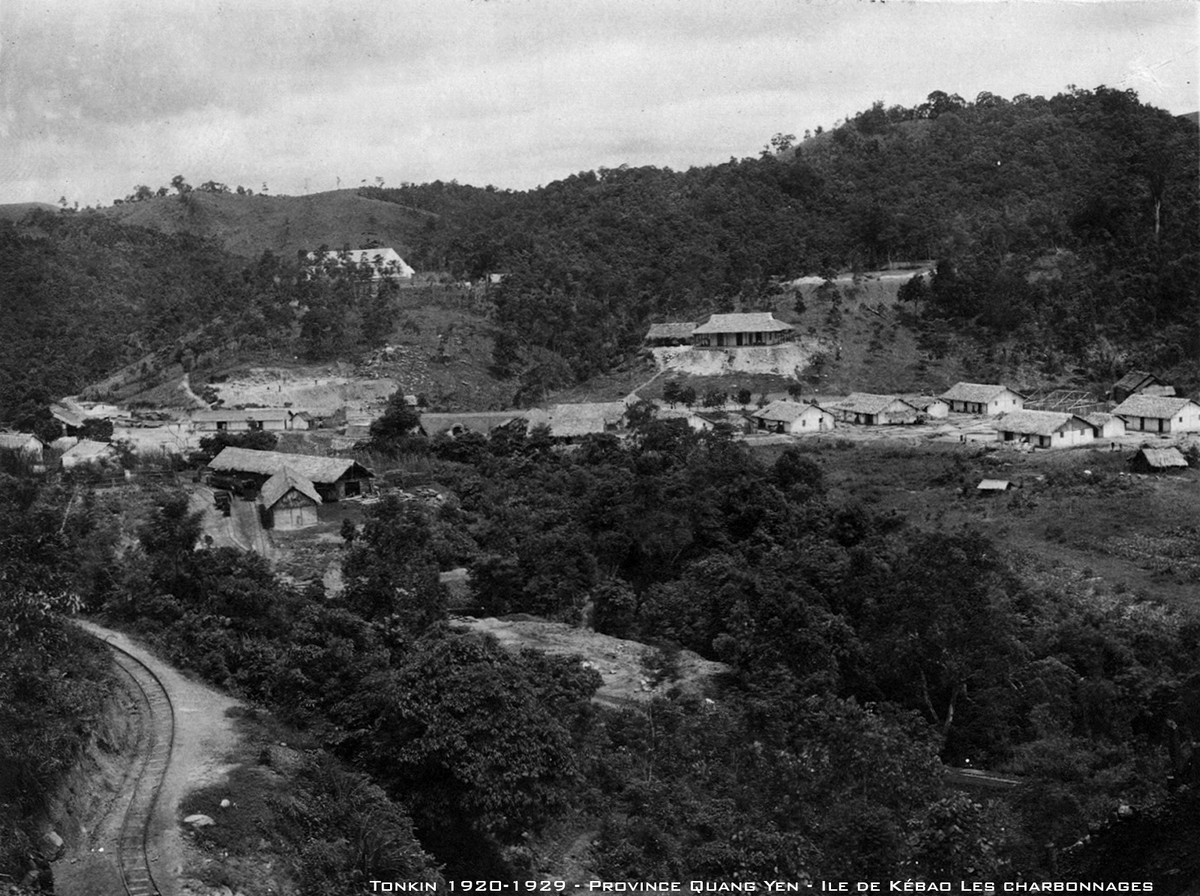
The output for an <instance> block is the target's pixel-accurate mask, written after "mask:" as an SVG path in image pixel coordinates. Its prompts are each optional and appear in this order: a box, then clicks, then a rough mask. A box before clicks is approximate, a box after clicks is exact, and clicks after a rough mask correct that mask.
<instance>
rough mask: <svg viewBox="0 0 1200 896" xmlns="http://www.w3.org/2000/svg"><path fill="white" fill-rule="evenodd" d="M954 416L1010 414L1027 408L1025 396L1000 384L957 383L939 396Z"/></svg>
mask: <svg viewBox="0 0 1200 896" xmlns="http://www.w3.org/2000/svg"><path fill="white" fill-rule="evenodd" d="M939 397H940V398H941V399H942V401H944V402H946V404H948V405H950V411H951V413H954V414H983V415H985V416H988V417H992V416H995V415H996V414H1008V413H1011V412H1012V411H1019V410H1021V409H1022V408H1023V407H1025V396H1023V395H1021V394H1020V393H1019V392H1014V391H1013V390H1012V389H1010V388H1008V386H1004V385H1001V384H999V383H955V384H954V385H953V386H952V387H951V388H950V389H948V390H947V391H946V392H944V393H942V395H941V396H939Z"/></svg>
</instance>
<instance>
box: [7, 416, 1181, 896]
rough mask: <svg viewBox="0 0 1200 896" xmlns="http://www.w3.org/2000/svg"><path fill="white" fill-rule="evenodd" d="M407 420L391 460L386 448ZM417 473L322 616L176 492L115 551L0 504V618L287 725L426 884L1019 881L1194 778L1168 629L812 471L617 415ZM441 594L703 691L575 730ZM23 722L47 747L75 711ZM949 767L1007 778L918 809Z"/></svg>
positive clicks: (578, 717)
mask: <svg viewBox="0 0 1200 896" xmlns="http://www.w3.org/2000/svg"><path fill="white" fill-rule="evenodd" d="M408 413H409V412H404V413H403V414H402V413H401V412H400V409H397V412H396V414H395V415H394V416H396V417H397V421H394V422H397V424H398V426H397V429H396V432H397V433H398V437H400V438H404V439H414V438H419V437H417V436H413V435H412V434H411V431H410V430H409V428H408V426H407V424H408V423H409V422H411V420H410V418H409V417H408V416H405V415H406V414H408ZM379 435H380V436H381V437H384V436H386V435H387V434H386V433H383V432H381V433H379ZM428 450H429V452H430V454H431V455H432V456H433V462H434V463H435V464H437V465H438V475H439V480H440V481H442V482H444V483H446V484H447V485H449V486H451V487H452V494H453V496H454V497H452V498H451V500H449V501H446V502H445V503H443V504H441V505H439V506H438V507H437V508H436V509H433V510H431V509H428V508H426V507H424V506H423V505H421V504H419V503H417V502H410V501H401V500H398V499H396V498H394V497H389V498H386V499H385V500H383V501H381V502H380V503H378V504H377V505H374V506H373V507H372V508H371V509H370V510H369V511H368V515H367V520H366V523H365V525H364V526H362V527H361V529H356V530H355V531H354V532H353V533H352V534H353V538H347V545H346V548H345V550H346V553H345V557H344V562H343V579H344V582H345V587H344V589H343V590H342V591H341V592H340V593H339V594H338V595H337V596H336V597H330V596H327V595H326V594H325V592H324V589H323V587H322V586H321V585H320V584H319V582H317V581H314V582H313V583H310V584H307V585H304V584H301V585H296V584H294V583H288V582H284V581H282V580H281V579H279V578H277V577H276V576H275V575H274V574H273V573H272V571H271V569H270V567H269V565H268V564H267V563H266V562H265V561H263V560H262V559H261V558H259V557H258V556H256V555H253V554H244V553H241V552H238V551H233V550H229V549H216V550H214V549H201V550H197V549H196V545H197V543H198V541H199V535H200V527H199V522H198V519H197V517H196V515H194V514H191V513H189V510H188V502H187V498H186V496H185V495H181V494H174V493H171V492H164V493H161V494H159V495H157V496H156V497H154V499H153V506H152V508H151V510H150V512H149V513H148V515H147V516H146V518H145V519H144V522H143V523H142V525H141V526H140V527H139V528H138V530H137V544H136V546H134V547H133V548H130V547H128V542H127V539H126V538H124V537H123V535H122V531H121V526H120V525H119V524H116V523H115V522H114V520H113V517H112V514H111V513H109V512H107V511H106V510H105V508H103V507H102V506H100V505H99V504H98V502H97V501H96V500H95V498H94V497H92V496H86V495H85V496H84V497H82V499H80V498H79V497H78V496H76V499H75V500H74V501H73V502H72V501H71V500H70V496H68V495H66V494H65V493H57V492H55V491H54V490H52V489H50V490H47V489H45V488H43V489H42V490H41V491H40V492H39V490H38V489H37V488H36V487H34V486H30V485H27V484H24V483H15V482H14V483H13V484H12V487H11V494H13V495H14V496H15V497H14V498H13V500H15V501H18V502H19V503H17V504H14V505H11V506H10V507H9V508H8V510H7V512H8V513H9V519H10V520H12V521H15V522H12V523H11V524H10V526H9V528H8V529H6V530H5V531H6V533H8V534H6V535H5V538H10V539H11V538H16V539H32V540H33V542H34V546H33V547H31V548H30V549H26V548H25V547H24V542H22V545H17V546H15V549H14V550H6V551H5V553H4V555H3V556H4V557H5V558H11V559H7V560H6V564H7V565H6V566H5V569H4V575H5V577H6V584H7V583H8V582H10V581H19V582H24V583H25V585H24V588H25V590H24V591H15V592H14V591H12V589H10V588H6V589H5V591H4V601H5V603H4V606H5V610H6V612H9V613H11V612H14V611H15V612H16V613H17V614H18V624H20V625H24V624H26V623H24V622H21V621H20V620H23V619H25V618H28V613H29V608H30V607H33V608H35V612H34V614H33V618H35V619H41V620H46V619H50V618H53V604H52V602H51V603H45V595H46V593H49V592H52V591H53V592H56V593H57V592H59V591H61V592H62V593H63V594H65V593H69V592H74V593H77V594H79V595H80V596H81V597H82V598H83V600H84V601H85V602H86V604H87V605H88V606H90V607H92V608H94V609H102V610H103V611H104V612H106V613H107V614H108V615H109V616H110V617H111V618H113V619H114V620H118V621H120V622H121V623H122V624H125V625H129V626H132V627H135V628H137V629H140V630H141V631H142V632H143V633H144V634H146V635H147V636H148V637H150V638H151V639H152V640H154V641H156V642H157V643H158V644H159V645H160V647H161V649H162V650H163V651H165V652H166V653H167V655H169V656H172V657H174V658H175V660H176V661H177V662H179V663H181V664H183V665H185V666H189V667H191V668H193V669H195V670H196V671H197V672H199V673H200V674H202V675H204V676H205V677H206V678H208V679H209V680H211V681H213V682H214V683H216V684H218V685H220V686H222V687H226V688H230V689H232V690H234V691H235V692H238V693H240V694H242V695H244V696H246V697H248V698H250V699H252V700H254V701H258V702H260V703H263V704H265V705H268V706H270V707H272V708H274V709H275V710H276V711H278V712H279V713H281V714H283V715H284V716H286V717H287V718H288V719H290V720H291V721H293V722H295V723H297V724H300V725H302V726H305V727H307V728H309V729H311V730H312V732H313V733H314V735H315V736H316V737H318V738H319V739H320V742H322V743H324V744H327V745H328V746H329V747H330V748H331V749H332V750H333V751H334V752H335V753H336V754H337V755H338V756H340V757H341V758H342V759H344V760H347V761H349V762H350V763H352V764H353V765H354V766H355V767H356V768H357V769H359V770H360V771H361V772H365V773H367V774H369V775H370V776H371V778H372V780H373V781H374V782H375V783H377V784H378V785H379V786H381V787H382V788H383V789H384V790H385V791H386V793H387V794H388V797H389V798H390V799H392V800H395V801H397V802H398V804H400V805H402V806H403V807H405V811H406V813H407V817H411V819H412V824H413V830H414V831H415V835H416V837H417V839H418V840H419V841H420V846H421V847H423V848H424V849H426V850H428V851H429V852H431V853H432V854H433V856H434V857H435V859H436V861H438V862H441V863H444V864H445V866H446V870H447V872H448V873H451V874H464V875H479V876H485V877H496V876H505V875H511V874H517V875H519V874H523V873H527V872H528V871H529V870H530V867H531V863H532V862H533V861H534V860H535V859H534V853H533V851H532V850H531V848H530V846H531V844H535V843H536V842H537V839H538V837H539V835H540V834H541V833H542V832H544V831H546V830H547V828H548V827H549V826H552V825H555V824H571V823H576V822H573V821H571V820H572V819H580V820H581V821H580V822H578V823H585V824H588V825H589V826H593V827H595V828H597V829H599V831H600V833H599V835H598V837H597V843H596V848H595V857H596V866H595V868H594V869H592V870H593V871H594V872H595V873H596V874H599V875H601V876H603V877H606V878H609V879H652V878H653V877H663V878H668V879H669V878H683V877H690V876H701V877H704V878H707V879H722V880H737V879H761V878H762V877H763V876H764V875H775V876H778V875H790V876H794V877H795V878H796V879H801V878H802V877H803V876H805V875H811V876H813V877H824V878H835V877H838V876H844V875H849V874H851V873H852V872H853V873H854V874H857V875H858V876H862V875H864V874H868V872H869V875H870V876H875V877H886V878H896V879H904V878H917V879H945V878H946V876H947V875H961V876H962V878H963V879H972V878H974V879H991V880H996V879H1001V878H1005V877H1011V876H1016V875H1020V874H1031V873H1045V872H1047V870H1048V866H1047V864H1046V863H1047V861H1048V858H1047V854H1046V852H1045V844H1047V843H1054V844H1057V845H1059V846H1065V845H1068V844H1070V843H1071V842H1072V841H1073V840H1074V839H1075V838H1077V837H1078V836H1080V835H1081V833H1082V832H1084V831H1085V830H1086V829H1087V826H1088V824H1089V823H1092V822H1095V821H1097V820H1100V819H1103V818H1105V817H1106V816H1108V815H1109V814H1110V813H1111V812H1112V811H1113V810H1115V809H1116V808H1117V807H1118V806H1119V805H1120V804H1121V803H1128V804H1130V805H1146V804H1150V803H1152V802H1154V801H1155V800H1157V799H1159V798H1160V797H1162V796H1163V795H1164V794H1166V793H1167V791H1168V789H1169V788H1170V785H1171V781H1172V775H1175V776H1178V779H1182V778H1185V777H1187V776H1189V775H1193V774H1195V773H1196V772H1197V771H1198V769H1197V768H1196V767H1195V766H1196V764H1197V763H1196V762H1195V761H1192V759H1191V758H1190V756H1189V755H1188V753H1187V751H1186V750H1183V751H1181V750H1180V748H1179V744H1180V743H1186V742H1187V741H1188V740H1189V739H1192V738H1194V737H1195V735H1196V730H1195V729H1196V727H1197V725H1196V723H1197V720H1196V719H1194V718H1192V716H1190V715H1189V714H1188V713H1189V712H1190V710H1189V708H1188V707H1190V706H1192V705H1194V703H1195V700H1196V693H1195V691H1196V687H1197V683H1196V681H1195V680H1194V675H1193V673H1192V670H1193V669H1194V668H1195V666H1196V663H1197V661H1198V660H1200V656H1198V653H1200V639H1198V638H1197V637H1196V635H1197V632H1198V631H1200V627H1198V626H1197V622H1196V620H1195V619H1191V618H1186V617H1181V616H1179V615H1177V614H1175V613H1172V612H1169V611H1167V610H1164V609H1162V608H1159V607H1156V606H1154V605H1151V604H1147V603H1139V602H1135V601H1133V600H1129V599H1124V598H1119V597H1115V596H1109V597H1104V596H1092V597H1090V598H1088V599H1086V600H1084V599H1083V598H1080V597H1076V596H1072V595H1068V594H1062V593H1057V592H1054V591H1049V590H1041V589H1035V588H1032V587H1030V586H1029V585H1027V584H1026V583H1025V582H1024V581H1023V580H1022V579H1021V578H1020V577H1019V576H1018V575H1017V573H1016V572H1015V570H1014V569H1013V567H1012V566H1011V565H1010V563H1009V562H1008V561H1007V560H1006V559H1005V557H1004V555H1003V553H1002V552H1001V551H1000V550H999V549H998V548H997V546H996V545H994V544H993V543H991V542H990V540H989V539H988V538H987V537H986V536H984V535H982V534H981V533H979V532H976V531H972V530H970V529H965V530H961V531H951V532H945V531H922V530H919V529H917V528H915V527H913V526H911V525H910V524H909V523H907V521H906V520H904V519H902V518H899V517H897V516H894V515H878V514H875V513H872V512H871V511H870V510H868V509H867V508H864V507H862V506H859V505H856V504H855V503H853V502H848V501H843V500H834V499H832V498H831V497H830V496H829V495H828V493H827V491H826V488H825V484H824V474H823V472H822V468H821V466H820V464H819V463H818V458H819V455H810V454H806V453H804V452H801V451H799V450H797V449H795V448H791V449H787V450H785V451H783V452H781V453H780V454H779V455H778V456H775V457H773V458H766V459H763V458H761V457H759V456H756V455H754V454H752V453H750V452H748V451H747V449H745V447H744V446H742V445H741V444H740V443H737V442H735V441H733V440H731V439H730V438H728V437H727V436H726V435H724V434H721V433H694V432H692V431H691V430H689V429H688V428H687V427H686V426H684V425H682V424H680V423H679V422H678V421H675V422H657V421H655V420H653V419H652V418H651V417H649V416H647V419H644V420H642V421H640V423H639V424H638V427H637V429H636V430H635V435H634V438H633V439H632V440H630V441H629V442H628V443H620V442H618V441H617V440H615V439H614V438H613V437H610V436H594V437H590V438H589V439H587V440H585V441H584V443H583V444H582V445H580V446H579V447H578V449H577V450H574V451H572V452H570V453H564V452H562V451H559V450H557V449H556V448H555V447H554V446H553V445H552V444H551V442H550V440H549V439H548V438H546V437H545V433H539V432H534V433H530V434H528V435H526V434H524V433H522V432H520V431H513V430H506V431H501V432H498V433H497V434H496V435H495V437H493V438H482V437H466V436H464V437H462V438H459V439H453V440H451V439H437V440H433V441H432V442H431V443H430V444H429V446H428ZM6 547H7V545H6ZM46 551H51V552H53V556H50V555H47V554H46V553H45V552H46ZM39 552H41V553H39ZM30 564H33V565H30ZM456 565H467V566H468V567H469V568H470V570H471V576H470V582H471V587H472V588H473V590H474V599H475V601H476V602H477V603H478V604H480V605H481V606H482V607H483V608H484V609H485V610H486V611H487V612H489V613H514V612H526V613H534V614H538V615H540V616H543V617H547V618H552V619H561V620H566V621H570V622H573V623H578V622H579V621H580V620H581V618H587V619H589V620H590V624H591V625H593V626H594V627H595V628H596V629H598V630H599V631H601V632H604V633H608V634H612V635H617V636H621V637H632V638H637V639H639V640H642V641H644V642H649V643H653V644H659V645H662V649H661V651H660V654H659V659H658V661H657V665H656V668H655V671H654V674H655V675H656V676H657V677H662V678H666V679H670V678H671V677H672V676H673V675H675V674H677V673H676V671H675V665H676V664H675V663H674V662H673V660H672V656H673V655H674V653H673V652H674V651H677V650H678V649H679V648H681V647H685V648H688V649H690V650H694V651H696V652H698V653H700V654H701V655H703V656H705V657H708V658H710V659H714V660H720V661H722V662H724V663H726V664H727V665H728V667H729V669H730V674H729V675H728V676H726V678H725V680H724V681H723V682H722V683H721V685H720V689H719V690H718V691H717V692H715V693H713V694H711V698H710V699H703V698H701V697H699V696H696V695H695V693H694V692H693V691H692V690H691V689H690V688H683V689H671V690H669V691H668V692H667V694H666V696H664V697H660V698H658V699H656V700H654V701H653V702H652V703H650V704H649V705H648V706H646V707H645V708H644V709H630V710H619V709H611V708H603V707H601V706H600V705H598V704H595V703H593V702H592V701H591V699H590V698H591V697H592V695H593V694H594V692H595V690H596V688H597V687H598V685H599V678H598V676H597V674H596V673H595V671H594V670H592V669H589V668H587V667H585V666H583V665H581V664H580V663H579V662H577V661H576V660H573V659H566V658H550V657H546V656H544V655H542V654H539V653H532V652H525V653H519V654H514V653H511V652H508V651H505V650H503V649H501V648H500V647H499V646H498V645H497V644H496V643H495V642H493V641H491V640H489V639H485V638H480V637H477V636H474V635H468V634H464V633H461V632H457V631H455V630H453V629H452V628H450V627H448V625H447V623H446V596H445V594H444V592H443V588H442V585H441V583H440V581H439V577H438V570H439V569H440V568H441V569H444V568H448V567H450V566H456ZM34 566H36V567H37V568H34ZM49 569H52V570H54V571H55V575H56V576H58V579H55V578H49V579H47V578H46V577H45V573H46V570H49ZM35 582H36V583H37V585H36V587H35V586H34V584H33V583H35ZM57 582H61V587H59V585H57V584H56V583H57ZM10 594H17V595H24V597H18V598H17V599H16V600H15V601H14V599H13V598H12V597H10ZM37 607H43V609H42V610H36V608H37ZM21 614H24V615H21ZM38 624H41V623H38ZM64 656H66V657H69V656H71V651H67V653H66V654H63V655H59V654H49V653H48V654H47V655H46V657H45V659H44V660H43V662H50V663H57V664H60V665H61V664H63V663H66V662H68V660H65V659H63V657H64ZM647 674H648V675H649V674H651V673H650V672H649V671H648V672H647ZM10 680H12V679H5V678H0V685H3V686H6V687H7V686H8V681H10ZM47 681H48V682H53V687H55V688H60V687H63V686H64V685H63V682H64V681H65V679H64V678H63V676H62V675H61V674H59V675H57V677H55V676H51V677H50V678H49V679H47ZM47 686H49V685H47ZM85 693H86V692H85ZM34 696H35V697H36V698H37V699H40V700H43V701H45V702H46V706H47V707H48V712H49V713H50V714H51V715H54V714H57V715H58V716H60V717H61V718H70V717H71V716H72V713H76V712H78V713H80V714H82V715H84V716H85V717H86V714H87V712H88V711H90V709H91V708H92V706H94V704H87V703H85V702H76V703H62V702H59V703H55V702H54V701H53V699H49V700H48V699H47V698H46V696H45V694H44V693H43V692H42V691H37V692H36V693H35V694H34ZM76 700H78V696H76ZM1193 715H1194V713H1193ZM64 728H65V729H66V730H70V731H72V732H74V731H76V730H77V729H75V728H70V727H69V726H64ZM6 730H7V729H6ZM28 755H29V756H39V755H45V754H44V753H39V752H38V751H29V753H28ZM967 763H970V764H975V765H979V766H984V767H992V768H998V769H1004V770H1007V771H1010V772H1012V773H1013V774H1016V775H1018V776H1020V777H1021V778H1022V779H1023V782H1024V783H1023V784H1022V785H1021V786H1020V787H1019V788H1018V789H1017V791H1016V792H1015V795H1013V796H1012V797H1011V798H1010V799H1008V800H1006V801H1004V802H996V801H991V802H986V803H985V802H983V801H981V800H980V799H978V798H969V797H967V796H964V795H962V794H959V793H955V792H953V791H949V790H947V789H946V788H945V785H944V781H943V764H967ZM1176 799H1179V797H1178V796H1177V797H1176ZM410 847H411V848H410ZM403 852H404V854H405V855H410V856H418V855H419V854H420V849H419V848H418V847H417V845H416V844H415V843H412V844H409V847H406V848H405V849H404V850H403ZM1084 858H1085V859H1086V856H1085V857H1084ZM343 870H344V869H343ZM419 870H420V869H417V871H419ZM1085 870H1086V869H1085ZM338 873H341V872H336V870H335V871H334V872H331V874H334V876H335V877H336V875H337V874H338ZM345 873H346V874H349V872H348V871H346V872H345ZM414 873H416V872H414ZM345 879H346V880H349V877H347V878H345Z"/></svg>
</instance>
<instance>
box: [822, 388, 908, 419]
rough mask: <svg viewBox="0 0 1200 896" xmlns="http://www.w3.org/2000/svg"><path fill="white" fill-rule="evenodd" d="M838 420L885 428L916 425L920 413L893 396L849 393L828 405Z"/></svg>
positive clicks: (901, 399)
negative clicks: (908, 424) (888, 426)
mask: <svg viewBox="0 0 1200 896" xmlns="http://www.w3.org/2000/svg"><path fill="white" fill-rule="evenodd" d="M829 410H830V411H832V412H833V413H834V414H835V415H836V416H837V418H838V419H839V420H842V421H844V422H846V423H862V424H865V425H867V426H887V425H899V424H906V423H916V422H917V418H918V417H919V416H920V414H921V412H920V411H919V410H917V408H916V407H915V406H914V405H911V404H909V403H908V402H907V401H905V400H904V399H903V398H899V397H897V396H895V395H875V394H872V393H870V392H851V393H850V394H849V395H847V396H846V397H845V398H843V399H841V400H840V401H838V402H836V403H834V404H831V405H829Z"/></svg>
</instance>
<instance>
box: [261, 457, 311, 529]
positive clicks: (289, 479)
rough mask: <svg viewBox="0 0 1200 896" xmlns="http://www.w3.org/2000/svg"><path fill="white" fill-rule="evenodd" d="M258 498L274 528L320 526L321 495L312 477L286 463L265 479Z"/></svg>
mask: <svg viewBox="0 0 1200 896" xmlns="http://www.w3.org/2000/svg"><path fill="white" fill-rule="evenodd" d="M258 500H259V503H260V504H261V505H262V508H263V511H264V512H265V513H266V515H267V516H268V518H269V519H270V521H271V526H272V528H275V529H279V530H280V531H285V532H286V531H291V530H294V529H306V528H308V527H309V526H315V525H317V522H318V520H317V508H318V507H320V506H321V503H322V502H321V495H320V493H319V492H318V491H317V488H316V486H315V485H314V484H313V483H312V480H310V479H306V478H305V477H304V476H301V475H300V474H299V473H297V472H296V471H295V470H293V469H292V468H291V467H288V466H284V467H283V468H282V469H280V470H279V471H278V472H277V473H275V474H274V475H273V476H271V478H270V479H268V480H267V481H266V482H264V483H263V486H262V489H261V490H260V491H259V493H258Z"/></svg>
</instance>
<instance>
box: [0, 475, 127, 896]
mask: <svg viewBox="0 0 1200 896" xmlns="http://www.w3.org/2000/svg"><path fill="white" fill-rule="evenodd" d="M62 497H63V496H61V495H55V496H44V495H39V493H38V490H37V488H36V487H34V486H31V485H30V484H29V483H28V482H22V481H20V480H17V479H13V478H11V477H9V476H0V875H4V876H7V877H8V878H10V879H14V880H20V879H21V878H22V877H23V876H24V874H25V873H26V872H27V871H29V870H30V868H29V865H28V859H29V857H30V856H31V855H36V854H37V852H38V851H39V850H40V849H41V847H42V844H41V843H40V842H39V834H40V832H39V831H37V830H35V829H34V826H33V824H32V821H33V818H34V817H36V815H37V813H39V812H40V811H42V810H44V808H45V805H46V801H47V800H48V799H49V798H50V797H51V796H52V795H53V794H54V793H55V791H56V789H57V788H58V786H59V785H60V783H61V782H62V779H63V776H64V775H65V774H66V772H67V771H68V770H69V769H70V768H71V766H72V765H73V764H74V762H75V761H76V759H78V757H79V754H80V751H81V750H82V749H83V747H84V746H86V744H87V741H88V738H89V736H90V733H91V730H92V727H93V726H94V725H95V723H96V721H97V719H98V717H99V709H100V707H101V705H102V703H103V699H104V695H105V694H106V693H107V691H108V689H109V687H110V685H111V682H110V674H109V671H108V666H107V658H106V655H105V653H104V651H103V649H102V648H101V647H100V646H99V645H97V644H96V643H95V642H93V641H92V640H91V639H89V638H87V637H85V636H84V635H82V634H81V633H80V632H78V631H76V630H75V629H74V628H73V627H72V626H71V625H70V624H68V623H67V622H66V621H65V620H64V619H63V617H62V615H61V614H62V613H63V612H69V611H70V610H71V609H72V606H73V600H72V596H71V589H72V585H73V584H74V583H73V582H72V580H71V576H70V575H69V574H68V572H67V571H68V570H70V569H73V568H78V567H79V565H80V563H81V561H82V559H83V558H82V557H81V555H80V552H79V551H78V550H75V549H74V546H73V544H72V542H73V540H74V538H76V537H79V536H82V535H83V534H84V532H83V530H82V529H81V528H80V527H78V526H76V525H74V524H73V523H74V522H76V521H72V520H70V519H66V518H64V517H63V512H62V511H63V508H62V505H61V499H62Z"/></svg>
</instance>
